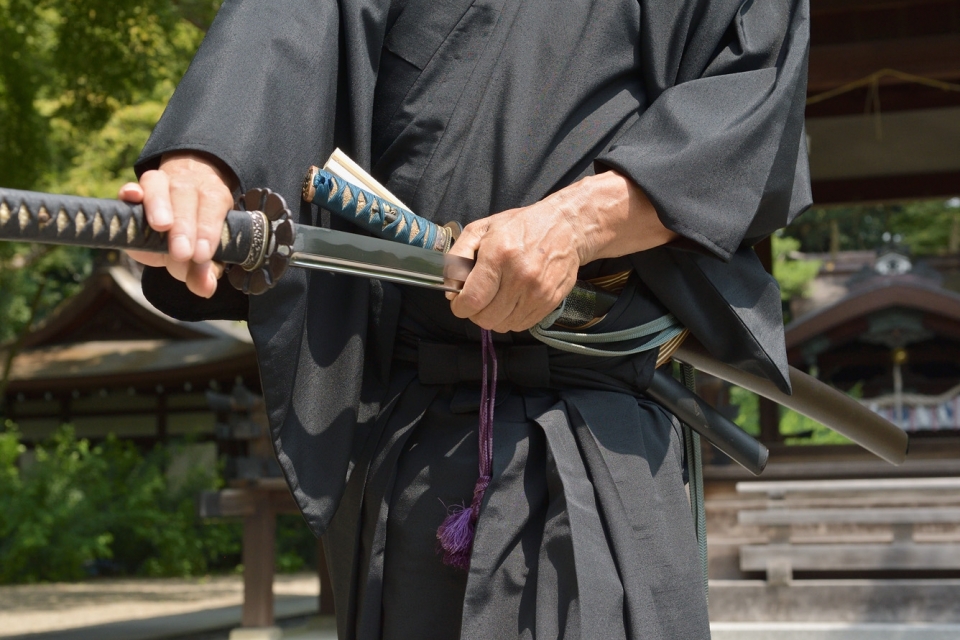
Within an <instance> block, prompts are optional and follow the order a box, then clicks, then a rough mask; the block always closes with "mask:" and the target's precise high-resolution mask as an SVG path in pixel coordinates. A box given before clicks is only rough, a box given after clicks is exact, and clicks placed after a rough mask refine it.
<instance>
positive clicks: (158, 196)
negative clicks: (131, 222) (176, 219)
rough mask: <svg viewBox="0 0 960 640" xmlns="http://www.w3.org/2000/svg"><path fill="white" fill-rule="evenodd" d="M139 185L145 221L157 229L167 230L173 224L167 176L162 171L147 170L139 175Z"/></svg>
mask: <svg viewBox="0 0 960 640" xmlns="http://www.w3.org/2000/svg"><path fill="white" fill-rule="evenodd" d="M140 187H141V188H142V189H143V210H144V211H145V212H146V215H147V223H148V224H149V225H150V227H152V228H153V229H155V230H157V231H169V230H170V227H171V226H172V225H173V207H172V205H171V204H170V179H169V177H168V176H167V174H166V173H164V172H162V171H147V172H146V173H144V174H143V175H142V176H141V177H140Z"/></svg>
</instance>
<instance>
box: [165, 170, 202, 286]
mask: <svg viewBox="0 0 960 640" xmlns="http://www.w3.org/2000/svg"><path fill="white" fill-rule="evenodd" d="M199 203H200V194H199V193H198V192H197V184H196V182H194V181H193V180H192V179H190V177H182V176H172V177H171V178H170V204H171V205H172V207H173V224H172V225H171V227H170V233H169V234H168V236H167V237H168V242H169V243H170V257H171V258H173V259H174V260H176V261H177V262H186V261H187V260H190V259H192V258H193V251H194V247H195V246H196V238H197V208H198V207H199ZM188 284H189V283H188ZM198 295H199V294H198Z"/></svg>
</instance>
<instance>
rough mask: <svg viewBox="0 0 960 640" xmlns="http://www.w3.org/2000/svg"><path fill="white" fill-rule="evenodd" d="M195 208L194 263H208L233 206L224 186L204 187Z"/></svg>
mask: <svg viewBox="0 0 960 640" xmlns="http://www.w3.org/2000/svg"><path fill="white" fill-rule="evenodd" d="M199 195H200V201H199V204H198V207H197V241H196V246H195V248H194V251H193V260H194V262H200V263H202V262H208V261H209V260H210V259H212V258H213V254H214V253H215V252H216V250H217V247H218V246H220V233H221V231H222V230H223V221H224V219H226V216H227V211H229V210H230V209H231V207H232V205H233V197H232V195H231V194H230V190H229V189H227V187H226V186H224V185H212V186H205V187H203V188H201V190H200V193H199Z"/></svg>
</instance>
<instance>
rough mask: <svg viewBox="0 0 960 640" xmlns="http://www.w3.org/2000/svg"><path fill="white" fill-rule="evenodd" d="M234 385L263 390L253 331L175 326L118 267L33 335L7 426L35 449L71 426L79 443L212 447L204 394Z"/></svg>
mask: <svg viewBox="0 0 960 640" xmlns="http://www.w3.org/2000/svg"><path fill="white" fill-rule="evenodd" d="M237 384H242V385H245V386H246V387H248V388H249V389H250V390H251V391H252V392H254V393H256V392H258V391H259V387H260V378H259V374H258V371H257V361H256V354H255V353H254V349H253V344H252V342H251V340H250V337H249V334H248V332H247V330H246V327H244V326H242V325H240V324H239V323H230V322H197V323H188V322H180V321H177V320H174V319H173V318H170V317H168V316H166V315H164V314H162V313H160V312H159V311H157V310H156V309H155V308H154V307H153V306H152V305H151V304H150V303H148V302H147V301H146V299H145V298H144V297H143V293H142V292H141V290H140V281H139V278H138V277H137V276H136V275H134V274H133V273H131V272H130V271H129V270H127V269H125V268H123V267H119V266H114V267H110V268H106V269H102V270H99V271H97V272H96V273H94V274H93V275H92V276H91V277H90V278H89V279H88V281H87V282H86V284H85V286H84V287H83V289H82V290H81V291H80V293H79V294H77V295H76V296H74V297H73V298H71V299H70V300H68V301H66V302H65V303H64V304H63V305H61V307H60V308H58V309H57V310H56V312H55V313H54V315H53V316H52V317H50V318H49V319H48V320H47V321H46V322H44V323H43V324H42V325H41V326H39V327H37V328H35V329H34V330H33V331H32V332H31V333H29V334H28V335H27V336H26V339H25V340H24V342H23V344H22V347H21V350H20V352H19V353H18V355H17V356H16V358H15V359H14V361H13V367H12V370H11V374H10V380H9V385H8V387H7V407H8V417H9V418H11V419H13V420H14V421H15V422H16V423H17V424H18V425H19V427H20V430H21V432H22V434H23V437H24V439H25V440H26V441H27V442H28V443H32V442H36V441H39V440H42V439H44V438H46V437H48V436H49V435H50V434H52V433H53V431H54V430H55V429H57V428H58V427H59V426H60V425H62V424H65V423H69V424H72V425H73V426H74V428H75V429H76V433H77V436H78V437H84V438H89V439H92V440H99V439H102V438H104V437H106V436H107V435H108V434H114V435H116V436H118V437H121V438H126V439H130V440H132V441H134V442H137V443H138V444H139V445H141V446H143V447H145V448H146V447H149V446H151V445H152V444H154V443H157V442H165V441H167V440H168V439H170V438H174V437H181V436H190V438H191V439H192V440H204V439H206V440H212V439H213V438H214V435H215V425H216V424H217V415H216V412H215V411H214V410H213V409H212V408H211V407H210V404H209V402H208V398H207V394H206V392H207V391H222V392H224V393H226V392H229V391H231V390H232V389H233V388H234V387H235V386H236V385H237Z"/></svg>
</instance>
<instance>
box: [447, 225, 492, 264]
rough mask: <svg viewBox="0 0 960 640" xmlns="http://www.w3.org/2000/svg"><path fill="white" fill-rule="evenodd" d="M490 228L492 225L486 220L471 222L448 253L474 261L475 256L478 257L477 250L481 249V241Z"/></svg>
mask: <svg viewBox="0 0 960 640" xmlns="http://www.w3.org/2000/svg"><path fill="white" fill-rule="evenodd" d="M489 226H490V224H489V222H488V221H486V220H478V221H477V222H471V223H470V224H468V225H467V226H466V227H464V228H463V231H462V232H461V233H460V237H459V238H457V241H456V242H454V243H453V246H452V247H450V251H449V252H448V253H450V255H454V256H461V257H464V258H469V259H470V260H473V258H474V256H476V255H477V250H478V249H479V248H480V240H481V238H483V236H484V234H485V233H486V232H487V229H488V228H489Z"/></svg>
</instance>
